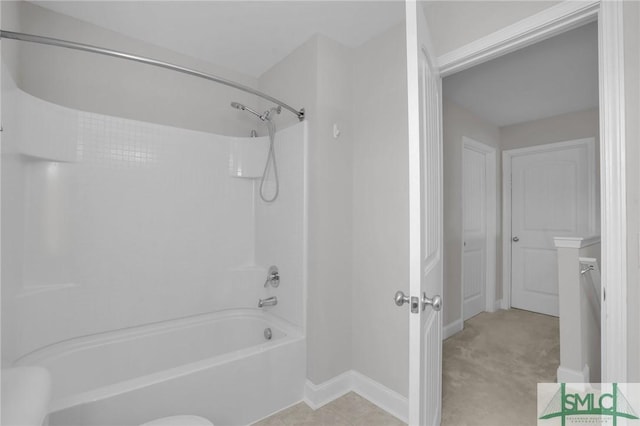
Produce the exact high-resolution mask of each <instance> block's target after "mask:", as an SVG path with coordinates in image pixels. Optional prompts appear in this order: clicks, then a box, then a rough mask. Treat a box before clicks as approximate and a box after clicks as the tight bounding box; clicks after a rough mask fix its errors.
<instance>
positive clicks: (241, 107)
mask: <svg viewBox="0 0 640 426" xmlns="http://www.w3.org/2000/svg"><path fill="white" fill-rule="evenodd" d="M231 106H232V107H234V108H235V109H239V110H240V111H249V112H250V113H251V114H253V115H255V116H256V117H258V118H259V119H260V120H262V121H264V120H266V119H267V118H268V117H265V116H264V114H260V113H259V112H257V111H254V110H252V109H251V108H249V107H248V106H246V105H242V104H241V103H239V102H231Z"/></svg>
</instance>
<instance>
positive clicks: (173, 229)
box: [2, 91, 304, 356]
mask: <svg viewBox="0 0 640 426" xmlns="http://www.w3.org/2000/svg"><path fill="white" fill-rule="evenodd" d="M14 104H15V105H12V106H14V107H15V108H16V109H17V110H18V113H16V114H14V120H13V122H12V121H11V120H9V121H7V117H5V120H4V121H5V122H4V123H3V125H4V126H5V128H12V129H19V131H15V132H13V133H12V132H8V133H6V134H5V137H6V136H7V135H12V138H13V140H14V143H17V144H18V149H19V151H20V152H21V153H22V154H24V155H18V156H17V158H19V162H20V163H21V165H22V167H15V168H8V169H7V172H8V173H13V174H15V176H13V175H12V176H8V178H9V179H13V180H15V181H23V182H24V187H25V190H24V202H23V203H22V205H7V206H5V205H3V206H2V208H3V212H2V213H3V219H4V216H5V213H6V212H7V213H8V217H9V218H10V217H14V218H16V217H24V225H23V229H24V232H23V235H22V236H20V235H19V233H18V234H9V237H10V238H12V239H13V241H8V240H5V234H4V232H3V252H4V251H5V247H8V249H9V250H22V254H23V256H22V259H21V261H22V276H18V275H17V274H13V275H12V276H11V277H5V276H4V271H3V280H2V286H3V291H5V287H10V288H12V289H13V290H14V291H13V293H12V294H13V296H12V297H11V300H9V301H3V302H6V303H8V304H10V305H11V307H12V308H14V309H11V310H10V311H11V312H12V314H11V315H13V317H10V318H6V316H5V318H3V333H4V332H5V331H8V332H9V333H10V334H11V335H13V336H16V338H15V341H14V342H12V343H11V345H12V346H13V347H11V348H3V351H4V350H5V349H7V350H9V351H10V352H11V353H13V354H14V356H19V355H21V354H24V353H27V352H29V351H31V350H34V349H36V348H38V347H41V346H44V345H47V344H50V343H53V342H57V341H60V340H63V339H68V338H72V337H75V336H80V335H86V334H93V333H97V332H101V331H106V330H112V329H118V328H123V327H130V326H134V325H137V324H143V323H148V322H154V321H161V320H166V319H170V318H175V317H182V316H186V315H193V314H197V313H201V312H208V311H213V310H217V309H225V308H231V307H256V306H257V301H258V298H259V297H262V296H263V291H264V288H263V287H262V285H263V282H264V281H263V278H262V276H261V277H260V278H259V279H258V275H263V274H258V273H253V274H241V275H238V274H237V271H238V270H242V269H243V268H248V269H250V270H253V271H254V272H256V271H260V270H261V269H262V270H264V271H265V274H266V268H268V266H269V265H270V264H271V263H276V264H279V265H278V266H281V265H282V274H283V281H282V285H281V287H280V288H279V289H277V291H278V296H279V298H280V300H281V305H279V306H278V307H276V308H275V309H277V311H276V313H279V314H280V315H283V316H284V317H285V318H287V319H290V320H291V321H293V322H296V323H298V324H301V322H302V313H301V312H302V294H303V290H302V285H303V283H302V262H301V260H300V259H301V257H300V254H299V253H301V252H302V250H301V247H302V231H301V224H302V216H301V215H302V213H303V210H302V200H303V190H304V187H303V183H304V179H303V163H302V153H303V147H304V141H303V136H304V131H303V127H302V125H300V126H295V127H293V128H290V129H287V130H285V131H283V132H281V133H280V134H279V135H278V141H277V147H278V162H279V166H280V168H281V175H282V179H281V180H282V187H281V195H280V198H279V200H278V201H276V203H275V204H273V205H270V206H268V208H267V207H265V206H262V205H261V204H257V205H256V197H257V191H256V189H255V188H257V185H258V184H259V181H258V184H256V179H238V178H233V177H230V176H229V165H230V152H231V150H232V148H233V146H235V145H237V140H238V138H233V137H227V136H219V135H214V134H209V133H203V132H196V131H191V130H184V129H178V128H172V127H168V126H160V125H155V124H149V123H144V122H139V121H133V120H126V119H122V118H117V117H110V116H105V115H100V114H93V113H88V112H80V111H75V110H71V109H68V108H64V107H60V106H58V105H55V104H51V103H49V102H45V101H43V100H40V99H38V98H35V97H32V96H30V95H28V94H26V93H23V92H20V91H16V96H15V102H14ZM3 107H4V105H3ZM3 109H4V108H3ZM4 154H5V153H4V152H3V162H4V161H5V160H8V157H7V158H5V155H4ZM14 157H15V156H14ZM3 169H4V167H3ZM5 174H6V173H5V170H3V183H4V181H5V177H6V176H5ZM254 186H255V188H254ZM16 225H18V226H20V225H19V224H16ZM3 226H12V223H9V222H7V221H4V223H3ZM256 227H265V228H268V230H264V231H263V230H260V231H257V230H256ZM267 239H268V241H266V240H267ZM20 240H21V241H20ZM21 246H22V247H21ZM3 254H4V253H3ZM256 261H257V262H256ZM256 263H257V264H256ZM238 277H241V278H238ZM5 278H9V280H8V282H7V280H5ZM244 280H252V281H255V282H251V283H249V282H244ZM239 281H241V282H239ZM3 296H4V293H3ZM7 320H8V321H7Z"/></svg>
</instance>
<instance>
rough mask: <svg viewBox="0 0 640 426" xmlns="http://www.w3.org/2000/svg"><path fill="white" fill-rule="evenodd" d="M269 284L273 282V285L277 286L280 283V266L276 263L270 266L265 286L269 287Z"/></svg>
mask: <svg viewBox="0 0 640 426" xmlns="http://www.w3.org/2000/svg"><path fill="white" fill-rule="evenodd" d="M269 284H271V287H273V288H276V287H278V286H279V285H280V274H279V273H278V267H277V266H276V265H272V266H270V267H269V272H268V273H267V280H266V281H265V282H264V286H265V287H267V286H268V285H269Z"/></svg>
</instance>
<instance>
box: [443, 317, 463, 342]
mask: <svg viewBox="0 0 640 426" xmlns="http://www.w3.org/2000/svg"><path fill="white" fill-rule="evenodd" d="M463 328H464V322H463V321H462V319H461V318H459V319H457V320H455V321H454V322H452V323H450V324H447V325H445V326H444V327H442V340H445V339H448V338H449V337H451V336H453V335H454V334H456V333H458V332H460V331H462V329H463Z"/></svg>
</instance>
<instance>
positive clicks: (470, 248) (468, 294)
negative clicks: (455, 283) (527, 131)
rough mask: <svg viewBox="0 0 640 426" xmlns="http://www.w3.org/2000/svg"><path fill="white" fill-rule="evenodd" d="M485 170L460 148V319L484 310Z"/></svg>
mask: <svg viewBox="0 0 640 426" xmlns="http://www.w3.org/2000/svg"><path fill="white" fill-rule="evenodd" d="M486 225H487V167H486V159H485V153H484V152H480V151H478V150H477V149H474V148H473V147H471V146H469V144H468V143H465V144H464V147H463V150H462V229H463V231H462V232H463V235H462V239H463V241H464V243H463V247H462V253H463V254H462V289H463V291H462V296H463V309H462V312H463V314H464V315H463V317H464V320H465V321H466V320H467V319H469V318H471V317H474V316H476V315H478V314H479V313H480V312H482V311H484V308H485V300H486V297H485V292H486V272H487V226H486Z"/></svg>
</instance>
